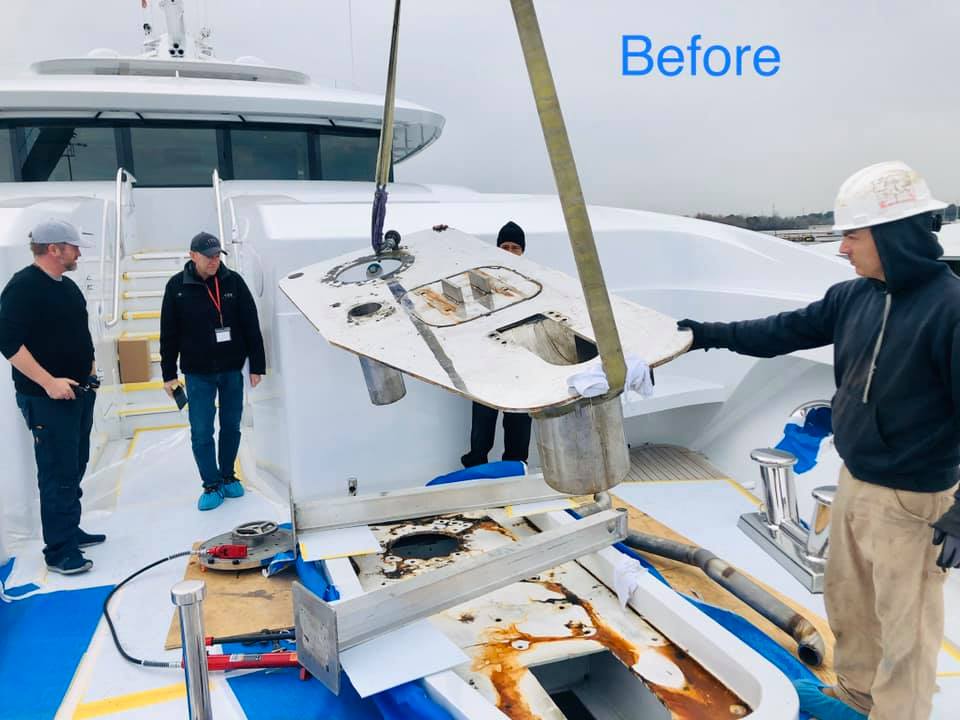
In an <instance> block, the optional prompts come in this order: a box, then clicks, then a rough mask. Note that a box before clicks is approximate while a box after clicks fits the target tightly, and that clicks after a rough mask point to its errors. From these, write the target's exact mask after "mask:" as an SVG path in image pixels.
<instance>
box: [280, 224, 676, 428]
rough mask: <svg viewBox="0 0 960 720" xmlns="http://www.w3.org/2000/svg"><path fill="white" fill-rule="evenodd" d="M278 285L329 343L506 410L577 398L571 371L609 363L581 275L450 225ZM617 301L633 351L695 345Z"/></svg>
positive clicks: (665, 353)
mask: <svg viewBox="0 0 960 720" xmlns="http://www.w3.org/2000/svg"><path fill="white" fill-rule="evenodd" d="M280 288H281V290H283V292H284V293H285V294H286V295H287V297H289V298H290V300H291V301H292V302H293V303H294V305H296V306H297V307H298V308H299V309H300V311H301V312H302V313H303V314H304V315H305V316H306V317H307V318H308V319H309V320H310V322H311V323H313V325H314V326H315V327H316V328H317V330H318V331H319V332H320V334H322V335H323V336H324V337H325V338H326V339H327V340H328V341H329V342H330V343H331V344H333V345H335V346H337V347H341V348H343V349H345V350H349V351H350V352H353V353H356V354H357V355H361V356H364V357H367V358H370V359H373V360H376V361H378V362H381V363H383V364H385V365H389V366H391V367H394V368H396V369H398V370H400V371H402V372H404V373H406V374H409V375H412V376H414V377H417V378H419V379H421V380H425V381H426V382H429V383H433V384H435V385H439V386H441V387H444V388H446V389H448V390H451V391H453V392H455V393H458V394H460V395H462V396H464V397H467V398H469V399H471V400H476V401H478V402H480V403H483V404H484V405H489V406H491V407H496V408H500V409H503V410H514V411H521V412H529V411H536V410H540V409H543V408H546V407H556V406H562V405H565V404H569V403H571V402H573V401H575V400H576V399H577V397H578V396H577V395H576V394H575V393H573V392H571V391H570V390H569V389H568V387H567V378H569V377H570V376H571V375H573V374H574V373H576V372H578V371H580V370H582V369H584V367H586V366H587V365H588V364H589V363H591V362H593V363H599V358H598V356H597V348H596V344H595V342H594V336H593V329H592V326H591V324H590V319H589V316H588V314H587V308H586V304H585V302H584V299H583V293H582V292H581V289H580V283H579V281H578V280H577V279H575V278H572V277H570V276H568V275H566V274H564V273H561V272H558V271H556V270H551V269H549V268H545V267H543V266H541V265H538V264H537V263H534V262H532V261H530V260H527V259H526V258H523V257H517V256H515V255H511V254H510V253H507V252H504V251H503V250H500V249H499V248H496V247H493V246H491V245H490V244H489V243H485V242H483V241H481V240H478V239H477V238H475V237H473V236H472V235H467V234H465V233H462V232H460V231H458V230H454V229H452V228H451V229H448V230H446V231H444V232H442V233H439V232H434V231H432V230H424V231H420V232H416V233H411V234H409V235H407V236H406V237H405V238H404V239H403V244H402V246H401V248H400V251H399V252H398V253H396V254H395V255H393V256H384V257H383V258H380V259H378V258H377V257H375V256H374V255H372V254H371V253H370V252H364V251H358V252H354V253H349V254H347V255H341V256H340V257H337V258H332V259H330V260H327V261H324V262H320V263H317V264H314V265H310V266H308V267H306V268H303V269H302V270H299V271H297V272H294V273H291V274H290V275H288V276H287V277H286V278H284V279H282V280H281V281H280ZM611 303H612V306H613V314H614V317H615V319H616V322H617V328H618V330H619V332H620V342H621V344H622V345H623V349H624V353H625V354H630V353H632V354H634V355H637V356H639V357H640V358H641V359H642V360H643V361H645V362H646V363H647V364H648V365H650V366H651V367H655V366H657V365H661V364H663V363H665V362H667V361H669V360H671V359H672V358H674V357H676V356H677V355H679V354H680V353H682V352H683V351H684V350H686V349H687V347H688V345H689V343H690V334H689V333H680V332H678V331H677V329H676V322H675V321H674V320H673V319H672V318H670V317H668V316H666V315H662V314H661V313H658V312H655V311H653V310H650V309H649V308H645V307H642V306H640V305H637V304H635V303H632V302H629V301H626V300H622V299H620V298H617V297H611Z"/></svg>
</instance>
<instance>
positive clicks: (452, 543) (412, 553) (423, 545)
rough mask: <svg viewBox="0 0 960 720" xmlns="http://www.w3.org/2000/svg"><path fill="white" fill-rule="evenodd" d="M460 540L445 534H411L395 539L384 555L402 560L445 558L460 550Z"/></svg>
mask: <svg viewBox="0 0 960 720" xmlns="http://www.w3.org/2000/svg"><path fill="white" fill-rule="evenodd" d="M461 547H462V546H461V543H460V539H459V538H457V537H456V536H454V535H446V534H445V533H434V532H425V533H412V534H410V535H404V536H403V537H400V538H397V539H396V540H394V541H393V542H392V543H390V547H388V548H387V552H386V553H385V554H386V555H396V556H397V557H401V558H403V559H404V560H408V559H411V558H415V559H417V560H430V559H431V558H440V557H447V556H448V555H452V554H453V553H455V552H459V551H460V549H461Z"/></svg>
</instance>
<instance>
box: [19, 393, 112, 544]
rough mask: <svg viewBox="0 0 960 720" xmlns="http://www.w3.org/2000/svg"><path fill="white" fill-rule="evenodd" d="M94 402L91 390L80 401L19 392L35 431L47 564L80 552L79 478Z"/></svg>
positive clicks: (84, 466) (83, 467) (22, 407)
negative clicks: (78, 533)
mask: <svg viewBox="0 0 960 720" xmlns="http://www.w3.org/2000/svg"><path fill="white" fill-rule="evenodd" d="M94 400H95V393H94V392H92V391H87V392H78V393H77V399H76V400H51V399H50V398H49V397H47V396H46V395H43V396H34V395H23V394H22V393H17V405H18V406H19V408H20V412H22V413H23V418H24V419H25V420H26V421H27V427H28V428H30V432H32V433H33V448H34V454H35V455H36V458H37V483H38V485H39V486H40V522H41V523H42V525H43V542H44V544H45V547H44V548H43V554H44V557H45V558H46V560H47V562H48V563H57V562H60V561H61V560H62V559H64V558H65V557H67V556H68V555H71V554H72V553H75V552H77V551H78V548H77V538H76V535H77V530H78V529H79V527H80V496H81V495H82V494H83V493H82V491H81V490H80V479H81V478H82V477H83V473H84V472H85V471H86V469H87V461H88V460H89V459H90V429H91V428H92V427H93V404H94Z"/></svg>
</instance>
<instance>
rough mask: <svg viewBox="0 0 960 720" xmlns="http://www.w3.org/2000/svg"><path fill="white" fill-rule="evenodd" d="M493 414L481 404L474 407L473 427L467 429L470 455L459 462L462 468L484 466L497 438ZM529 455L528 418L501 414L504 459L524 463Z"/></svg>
mask: <svg viewBox="0 0 960 720" xmlns="http://www.w3.org/2000/svg"><path fill="white" fill-rule="evenodd" d="M498 413H499V410H496V409H494V408H491V407H487V406H486V405H481V404H480V403H474V404H473V426H472V427H471V429H470V452H468V453H467V454H466V455H464V456H463V457H461V458H460V462H462V463H463V466H464V467H473V466H474V465H482V464H483V463H485V462H487V454H488V453H489V452H490V449H491V448H492V447H493V440H494V437H495V436H496V434H497V414H498ZM529 454H530V416H529V415H527V414H526V413H508V412H505V413H504V414H503V459H504V460H520V461H522V462H526V461H527V456H528V455H529Z"/></svg>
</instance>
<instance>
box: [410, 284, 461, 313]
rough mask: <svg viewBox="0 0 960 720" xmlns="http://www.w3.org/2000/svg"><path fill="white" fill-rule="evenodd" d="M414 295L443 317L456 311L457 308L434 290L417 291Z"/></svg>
mask: <svg viewBox="0 0 960 720" xmlns="http://www.w3.org/2000/svg"><path fill="white" fill-rule="evenodd" d="M416 294H417V295H419V296H420V297H422V298H423V299H424V300H426V301H427V304H428V305H430V306H431V307H433V308H436V309H437V310H439V311H440V312H442V313H443V314H444V315H450V314H451V313H455V312H456V311H457V306H456V305H454V304H453V303H452V302H450V301H449V300H447V298H446V297H445V296H444V295H441V294H440V293H438V292H437V291H436V290H432V289H430V288H424V289H423V290H417V291H416Z"/></svg>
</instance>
